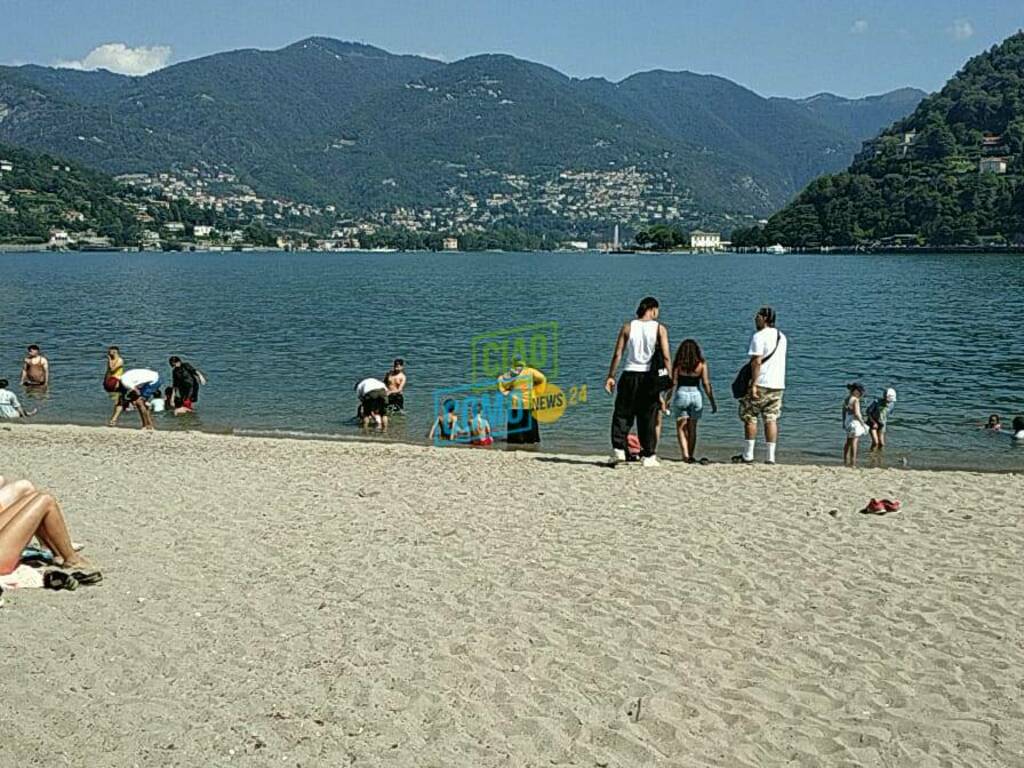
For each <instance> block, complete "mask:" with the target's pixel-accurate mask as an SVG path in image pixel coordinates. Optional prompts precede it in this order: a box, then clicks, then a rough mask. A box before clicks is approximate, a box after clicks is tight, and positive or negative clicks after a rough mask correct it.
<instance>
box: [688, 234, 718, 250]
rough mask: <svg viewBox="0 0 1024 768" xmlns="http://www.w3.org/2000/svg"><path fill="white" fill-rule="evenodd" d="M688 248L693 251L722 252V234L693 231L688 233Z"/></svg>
mask: <svg viewBox="0 0 1024 768" xmlns="http://www.w3.org/2000/svg"><path fill="white" fill-rule="evenodd" d="M690 248H691V249H692V250H694V251H720V250H722V233H721V232H703V231H701V230H699V229H697V230H694V231H693V232H691V233H690Z"/></svg>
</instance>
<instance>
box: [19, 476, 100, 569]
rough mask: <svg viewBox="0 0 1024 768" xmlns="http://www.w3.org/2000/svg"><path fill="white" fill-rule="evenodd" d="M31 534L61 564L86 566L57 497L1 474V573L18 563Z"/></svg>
mask: <svg viewBox="0 0 1024 768" xmlns="http://www.w3.org/2000/svg"><path fill="white" fill-rule="evenodd" d="M33 536H35V537H37V538H38V539H39V541H40V542H41V543H42V544H43V546H45V547H46V548H48V549H49V550H50V551H51V552H53V553H54V555H56V556H57V557H59V558H61V561H62V567H64V568H86V567H88V566H89V563H88V562H87V561H86V560H85V559H84V558H83V557H81V556H80V555H79V554H78V553H77V552H75V550H74V546H73V545H72V543H71V535H70V534H69V533H68V526H67V523H66V522H65V520H64V514H63V513H62V512H61V510H60V505H59V504H58V503H57V500H56V499H54V498H53V496H50V495H49V494H48V493H43V492H41V491H39V490H37V489H36V487H35V486H34V485H32V483H30V482H29V481H28V480H7V479H5V478H3V477H0V575H5V574H8V573H11V572H12V571H13V570H14V569H15V568H17V567H18V563H19V562H20V561H21V553H22V550H24V549H25V547H26V545H28V543H29V542H30V541H32V537H33Z"/></svg>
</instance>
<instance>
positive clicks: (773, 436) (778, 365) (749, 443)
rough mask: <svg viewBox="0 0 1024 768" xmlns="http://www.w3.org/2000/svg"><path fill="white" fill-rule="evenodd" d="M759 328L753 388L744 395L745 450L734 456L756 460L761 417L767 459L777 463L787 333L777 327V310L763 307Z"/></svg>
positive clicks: (752, 359) (753, 360)
mask: <svg viewBox="0 0 1024 768" xmlns="http://www.w3.org/2000/svg"><path fill="white" fill-rule="evenodd" d="M754 325H755V327H756V328H757V330H756V332H755V333H754V335H753V336H751V338H750V348H749V349H748V350H747V354H748V355H749V356H750V388H749V389H748V391H747V394H746V395H744V396H743V397H741V398H740V406H739V415H740V421H742V422H743V434H744V437H745V438H746V439H745V441H744V443H743V453H741V454H739V455H738V456H733V457H732V461H733V463H734V464H753V463H754V444H755V442H756V441H757V420H758V419H759V418H760V419H761V421H763V422H764V441H765V463H767V464H774V463H775V446H776V444H777V442H778V439H779V418H780V417H781V416H782V395H783V392H784V391H785V389H786V352H787V351H788V348H789V342H788V341H787V340H786V334H784V333H783V332H782V331H780V330H778V329H777V328H776V327H775V310H774V309H772V308H771V307H761V308H760V309H759V310H757V314H755V315H754Z"/></svg>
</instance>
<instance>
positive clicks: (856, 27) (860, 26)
mask: <svg viewBox="0 0 1024 768" xmlns="http://www.w3.org/2000/svg"><path fill="white" fill-rule="evenodd" d="M867 31H868V22H867V20H866V19H857V20H856V21H855V22H853V25H852V26H851V27H850V34H851V35H863V34H864V33H865V32H867Z"/></svg>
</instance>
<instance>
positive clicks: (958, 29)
mask: <svg viewBox="0 0 1024 768" xmlns="http://www.w3.org/2000/svg"><path fill="white" fill-rule="evenodd" d="M949 33H950V34H951V35H952V36H953V39H954V40H966V39H967V38H969V37H974V25H973V24H971V20H970V19H956V20H955V21H954V22H953V26H951V27H950V28H949Z"/></svg>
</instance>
